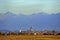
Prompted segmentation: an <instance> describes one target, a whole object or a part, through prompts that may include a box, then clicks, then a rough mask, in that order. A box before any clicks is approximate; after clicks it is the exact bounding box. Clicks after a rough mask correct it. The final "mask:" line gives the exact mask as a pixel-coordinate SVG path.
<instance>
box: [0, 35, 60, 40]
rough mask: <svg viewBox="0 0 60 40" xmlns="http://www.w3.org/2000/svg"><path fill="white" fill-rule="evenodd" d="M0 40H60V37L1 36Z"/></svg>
mask: <svg viewBox="0 0 60 40" xmlns="http://www.w3.org/2000/svg"><path fill="white" fill-rule="evenodd" d="M0 40H60V36H59V35H8V36H7V35H6V36H2V35H0Z"/></svg>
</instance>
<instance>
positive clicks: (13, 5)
mask: <svg viewBox="0 0 60 40" xmlns="http://www.w3.org/2000/svg"><path fill="white" fill-rule="evenodd" d="M7 11H10V12H13V13H15V14H20V13H22V14H26V15H30V14H33V13H38V12H46V13H48V14H51V13H55V12H60V0H0V13H4V12H7Z"/></svg>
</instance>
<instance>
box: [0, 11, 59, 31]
mask: <svg viewBox="0 0 60 40" xmlns="http://www.w3.org/2000/svg"><path fill="white" fill-rule="evenodd" d="M30 27H32V28H33V30H58V31H60V12H58V13H55V14H48V13H44V12H40V13H36V14H32V15H24V14H19V15H17V14H14V13H11V12H6V13H0V30H5V29H6V30H12V31H14V30H29V28H30Z"/></svg>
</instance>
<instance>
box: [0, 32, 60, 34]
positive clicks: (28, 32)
mask: <svg viewBox="0 0 60 40" xmlns="http://www.w3.org/2000/svg"><path fill="white" fill-rule="evenodd" d="M0 35H60V32H56V31H28V32H27V31H22V32H5V33H3V32H0Z"/></svg>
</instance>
